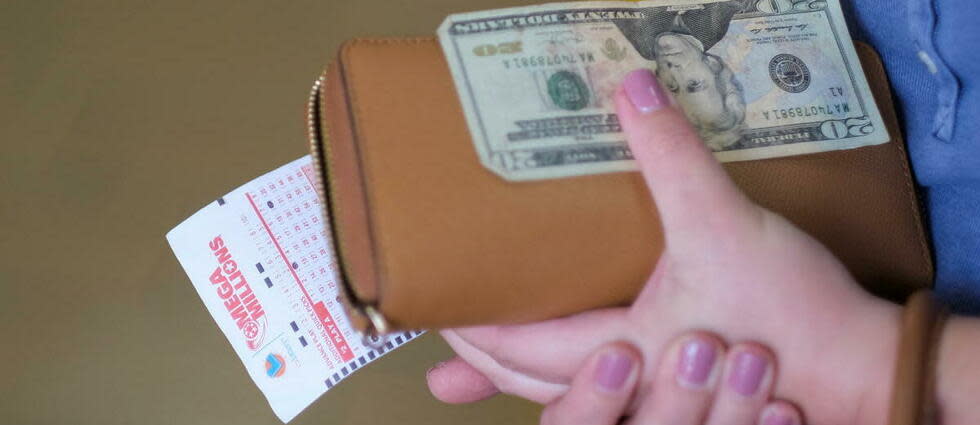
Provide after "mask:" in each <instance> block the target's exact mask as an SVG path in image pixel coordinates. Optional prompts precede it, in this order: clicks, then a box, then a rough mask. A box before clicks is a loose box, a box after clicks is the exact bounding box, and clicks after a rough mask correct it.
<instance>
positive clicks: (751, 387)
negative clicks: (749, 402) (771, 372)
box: [728, 351, 769, 396]
mask: <svg viewBox="0 0 980 425" xmlns="http://www.w3.org/2000/svg"><path fill="white" fill-rule="evenodd" d="M768 367H769V361H768V360H766V358H765V357H762V356H758V355H755V354H752V353H749V352H744V351H743V352H741V353H738V354H737V355H736V356H735V365H734V368H733V369H732V373H731V375H730V376H729V377H728V384H729V385H731V387H732V389H733V390H735V392H737V393H739V394H741V395H744V396H751V395H753V394H755V393H756V391H758V390H759V384H761V383H762V377H763V376H765V374H766V369H767V368H768Z"/></svg>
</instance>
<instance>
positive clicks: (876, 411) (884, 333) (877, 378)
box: [843, 298, 902, 425]
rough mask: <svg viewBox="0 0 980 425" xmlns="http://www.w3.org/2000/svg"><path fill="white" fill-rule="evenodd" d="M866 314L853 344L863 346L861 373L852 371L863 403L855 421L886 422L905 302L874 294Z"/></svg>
mask: <svg viewBox="0 0 980 425" xmlns="http://www.w3.org/2000/svg"><path fill="white" fill-rule="evenodd" d="M862 316H863V317H864V319H863V323H864V326H860V327H859V328H858V332H857V335H856V337H857V338H859V339H858V342H857V344H856V345H854V346H852V347H860V348H859V349H858V350H855V351H856V353H857V354H856V356H855V368H856V369H855V373H860V374H855V375H852V376H851V377H850V379H851V380H856V381H857V382H858V383H859V384H860V385H859V389H858V397H859V398H857V400H859V403H858V405H857V411H856V413H855V415H854V420H853V421H852V422H851V423H854V424H868V425H876V424H880V425H885V424H887V423H888V412H889V406H890V404H891V397H892V387H893V386H894V381H895V368H896V365H897V361H898V346H899V342H900V339H901V331H902V329H901V327H902V306H901V305H898V304H894V303H892V302H889V301H885V300H882V299H878V298H874V299H873V300H871V301H870V302H869V305H868V307H867V310H866V311H865V312H863V314H862ZM845 348H846V347H845ZM861 372H863V373H861ZM843 379H848V378H847V377H843Z"/></svg>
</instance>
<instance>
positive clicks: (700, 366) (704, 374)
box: [677, 338, 716, 387]
mask: <svg viewBox="0 0 980 425" xmlns="http://www.w3.org/2000/svg"><path fill="white" fill-rule="evenodd" d="M715 351H716V350H715V345H714V344H712V343H711V342H708V341H705V340H704V339H701V338H695V339H692V340H690V341H688V342H687V343H685V344H684V346H683V347H681V353H680V360H679V361H678V362H677V381H678V382H680V383H681V384H683V385H686V386H692V387H700V386H703V385H704V384H705V383H707V382H708V377H709V376H711V370H712V369H713V368H714V365H715Z"/></svg>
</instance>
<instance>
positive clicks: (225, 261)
mask: <svg viewBox="0 0 980 425" xmlns="http://www.w3.org/2000/svg"><path fill="white" fill-rule="evenodd" d="M208 247H209V248H211V253H212V254H214V258H215V259H216V260H217V261H218V266H217V267H216V268H215V269H214V272H213V273H211V277H210V280H211V284H213V285H214V288H215V291H217V293H218V297H219V298H221V301H222V304H224V306H225V309H227V310H228V314H229V315H230V316H231V320H233V321H234V322H235V325H236V326H238V329H239V330H240V331H241V332H242V336H244V337H245V345H246V346H248V348H249V349H250V350H253V351H254V350H258V349H259V347H261V346H262V340H263V339H264V338H265V329H266V320H267V319H266V317H265V310H263V309H262V303H260V302H259V299H258V298H257V297H256V296H255V294H254V293H253V292H252V287H251V286H249V284H248V281H246V280H245V275H243V274H242V271H241V270H239V269H238V263H237V262H235V260H234V259H233V258H232V256H231V251H229V250H228V247H227V246H226V245H225V241H224V240H223V239H221V236H217V237H215V238H214V239H212V240H211V242H209V243H208Z"/></svg>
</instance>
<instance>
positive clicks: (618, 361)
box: [595, 352, 633, 392]
mask: <svg viewBox="0 0 980 425" xmlns="http://www.w3.org/2000/svg"><path fill="white" fill-rule="evenodd" d="M632 371H633V359H632V358H630V356H627V355H625V354H622V353H618V352H609V353H606V354H603V355H602V357H600V358H599V364H598V365H597V366H596V371H595V382H596V384H597V385H598V386H599V388H601V389H603V390H605V391H608V392H616V391H619V390H621V389H623V384H625V383H626V378H629V376H630V372H632Z"/></svg>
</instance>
